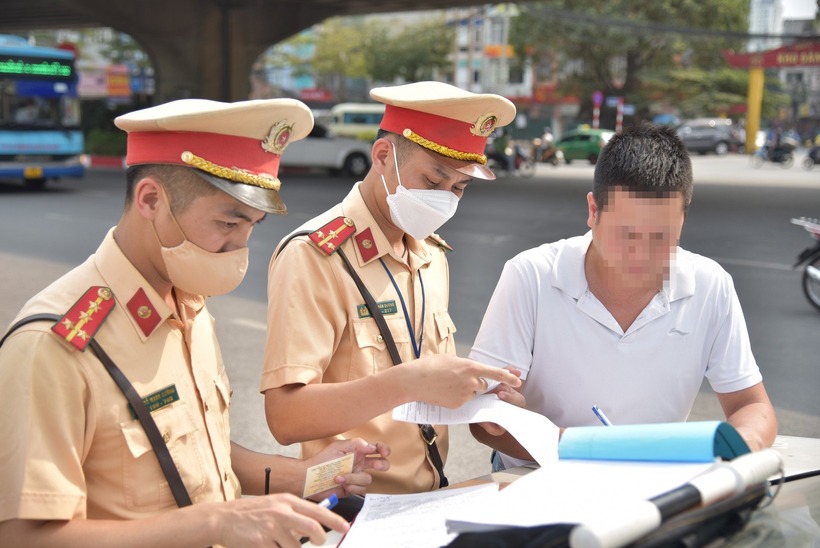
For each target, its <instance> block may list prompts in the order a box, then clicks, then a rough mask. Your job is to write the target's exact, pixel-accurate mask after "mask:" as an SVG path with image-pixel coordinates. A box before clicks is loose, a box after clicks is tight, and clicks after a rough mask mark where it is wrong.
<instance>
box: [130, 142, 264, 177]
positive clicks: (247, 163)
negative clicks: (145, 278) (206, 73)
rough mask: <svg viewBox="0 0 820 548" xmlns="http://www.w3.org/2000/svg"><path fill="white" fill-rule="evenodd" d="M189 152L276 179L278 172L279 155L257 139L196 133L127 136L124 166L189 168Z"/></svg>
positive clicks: (222, 164)
mask: <svg viewBox="0 0 820 548" xmlns="http://www.w3.org/2000/svg"><path fill="white" fill-rule="evenodd" d="M185 151H190V152H192V153H193V154H195V155H196V156H199V157H200V158H203V159H205V160H207V161H209V162H211V163H214V164H216V165H219V166H222V167H226V168H229V169H240V170H244V171H249V172H251V173H254V174H258V173H264V174H267V175H270V176H271V177H273V178H276V177H277V174H278V172H279V159H280V156H279V154H274V153H272V152H267V151H266V150H264V149H263V148H262V143H261V142H260V141H259V140H258V139H251V138H249V137H237V136H234V135H220V134H217V133H201V132H193V131H144V132H143V131H140V132H131V133H129V134H128V154H127V155H126V157H125V163H126V164H127V165H129V166H133V165H139V164H176V165H181V166H185V165H188V164H186V163H185V162H183V161H182V158H181V156H182V153H183V152H185Z"/></svg>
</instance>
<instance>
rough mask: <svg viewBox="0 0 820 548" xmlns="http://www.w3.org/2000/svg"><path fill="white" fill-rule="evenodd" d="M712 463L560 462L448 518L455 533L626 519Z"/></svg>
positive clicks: (454, 512)
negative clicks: (634, 509)
mask: <svg viewBox="0 0 820 548" xmlns="http://www.w3.org/2000/svg"><path fill="white" fill-rule="evenodd" d="M711 466H713V465H712V464H710V463H674V462H671V463H670V462H634V461H632V462H626V461H589V460H560V461H557V462H554V463H552V464H549V465H546V466H542V467H541V468H539V469H538V470H535V471H533V472H531V473H529V474H527V475H525V476H522V477H521V478H519V479H518V480H516V481H515V482H513V483H512V484H510V485H509V486H507V487H506V488H505V489H504V490H503V491H500V492H499V493H498V495H497V496H496V497H495V499H493V500H491V501H489V502H488V501H484V502H483V503H482V504H475V505H473V506H463V507H461V508H459V509H456V510H453V511H452V512H450V513H449V514H448V516H447V529H448V531H450V532H454V533H455V532H467V531H488V530H493V529H500V528H504V527H515V526H520V527H532V526H537V525H548V524H553V523H585V522H588V521H589V520H590V519H595V518H598V517H600V516H601V515H609V516H619V515H623V516H624V520H628V519H629V516H630V512H631V511H632V510H631V508H632V504H639V503H640V502H641V501H645V500H647V499H649V498H651V497H654V496H656V495H659V494H661V493H664V492H666V491H669V490H671V489H674V488H676V487H679V486H681V485H683V484H685V483H687V482H688V481H689V480H691V479H692V478H693V477H695V476H696V475H698V474H700V473H702V472H704V471H706V470H708V469H709V468H710V467H711Z"/></svg>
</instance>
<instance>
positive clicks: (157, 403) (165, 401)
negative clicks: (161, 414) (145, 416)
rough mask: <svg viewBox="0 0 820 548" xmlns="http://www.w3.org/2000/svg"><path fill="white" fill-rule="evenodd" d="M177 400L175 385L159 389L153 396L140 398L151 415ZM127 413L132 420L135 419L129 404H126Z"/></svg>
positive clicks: (135, 415)
mask: <svg viewBox="0 0 820 548" xmlns="http://www.w3.org/2000/svg"><path fill="white" fill-rule="evenodd" d="M177 400H179V394H178V393H177V385H175V384H171V385H169V386H166V387H165V388H160V389H159V390H157V391H156V392H154V393H153V394H148V395H147V396H145V397H144V398H142V402H143V403H144V404H145V406H146V407H147V408H148V411H150V412H151V413H153V412H154V411H156V410H157V409H162V408H163V407H165V406H166V405H171V404H172V403H174V402H175V401H177ZM128 411H129V412H130V413H131V418H132V419H136V418H137V414H136V413H135V412H134V409H133V408H132V407H131V404H128Z"/></svg>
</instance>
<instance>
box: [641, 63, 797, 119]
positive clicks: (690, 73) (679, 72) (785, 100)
mask: <svg viewBox="0 0 820 548" xmlns="http://www.w3.org/2000/svg"><path fill="white" fill-rule="evenodd" d="M766 82H767V85H766V92H765V93H764V94H763V104H762V106H761V117H762V118H763V119H764V120H767V119H768V120H771V119H774V118H776V117H777V115H778V113H779V111H780V110H781V109H783V108H786V107H788V106H789V104H790V102H791V99H790V97H789V95H788V94H787V93H784V92H783V89H782V88H783V86H782V84H781V82H780V80H779V79H778V78H777V77H776V76H774V75H772V76H771V77H767V78H766ZM647 88H648V89H652V90H653V94H651V95H648V96H647V98H648V99H649V100H650V101H664V102H667V103H671V104H674V105H675V106H677V107H678V109H679V110H680V113H681V115H682V116H683V117H685V118H694V117H697V116H702V115H704V114H713V115H724V116H728V115H729V114H730V112H731V109H732V107H733V106H735V105H744V104H745V103H746V98H747V95H748V88H749V73H748V71H746V70H744V69H734V68H729V67H723V68H717V69H714V70H703V69H699V68H676V69H672V70H670V71H667V72H666V73H665V74H664V77H663V78H659V79H655V78H650V79H648V80H647Z"/></svg>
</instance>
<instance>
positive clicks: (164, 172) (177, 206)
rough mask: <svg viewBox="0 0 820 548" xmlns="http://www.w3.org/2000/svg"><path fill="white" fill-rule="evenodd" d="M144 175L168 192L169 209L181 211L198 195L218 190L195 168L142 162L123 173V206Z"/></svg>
mask: <svg viewBox="0 0 820 548" xmlns="http://www.w3.org/2000/svg"><path fill="white" fill-rule="evenodd" d="M145 177H153V178H155V179H157V180H158V181H159V182H160V184H161V185H162V186H163V187H164V188H165V191H166V192H167V193H168V199H169V200H170V201H171V211H173V212H174V214H178V213H182V212H183V211H185V210H186V209H187V208H188V206H190V205H191V203H192V202H193V201H194V200H195V199H197V198H199V197H200V196H208V195H210V194H214V193H216V192H219V189H218V188H216V187H215V186H213V185H211V184H210V183H208V182H207V181H205V180H204V179H203V178H202V177H200V176H198V175H197V174H196V170H194V169H192V168H189V167H185V166H175V165H168V164H143V165H138V166H131V167H129V168H128V171H126V173H125V182H126V189H125V207H126V208H127V207H128V206H129V205H131V202H132V201H133V200H134V188H135V187H136V186H137V183H138V182H139V181H140V180H142V179H144V178H145Z"/></svg>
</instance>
